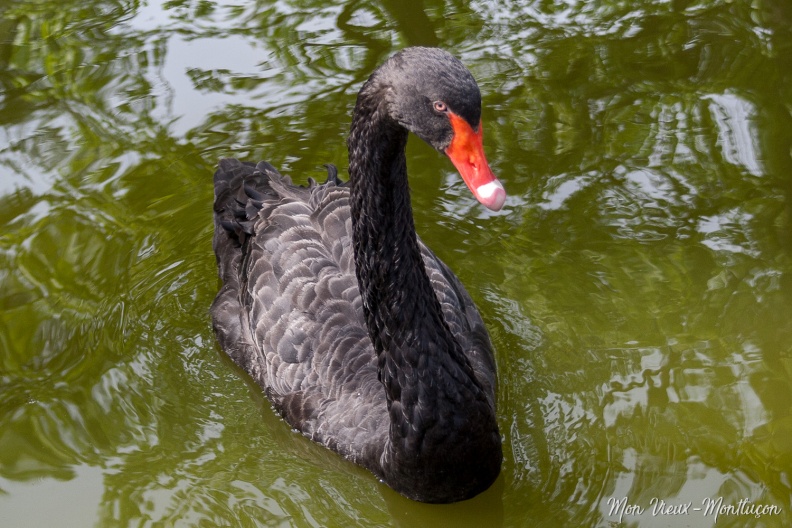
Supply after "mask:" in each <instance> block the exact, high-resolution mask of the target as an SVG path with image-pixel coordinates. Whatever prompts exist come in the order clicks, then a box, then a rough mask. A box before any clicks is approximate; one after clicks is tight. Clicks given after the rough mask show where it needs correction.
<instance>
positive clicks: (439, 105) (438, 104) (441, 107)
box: [433, 101, 448, 113]
mask: <svg viewBox="0 0 792 528" xmlns="http://www.w3.org/2000/svg"><path fill="white" fill-rule="evenodd" d="M433 106H434V109H435V111H436V112H441V113H445V112H447V111H448V107H447V106H446V104H445V103H444V102H443V101H435V102H434V104H433Z"/></svg>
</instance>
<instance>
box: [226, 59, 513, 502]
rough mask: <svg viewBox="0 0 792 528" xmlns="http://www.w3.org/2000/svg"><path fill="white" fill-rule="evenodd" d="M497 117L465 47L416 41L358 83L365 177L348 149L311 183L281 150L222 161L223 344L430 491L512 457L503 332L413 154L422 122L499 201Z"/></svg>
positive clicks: (355, 453) (445, 497)
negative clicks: (425, 217) (416, 212)
mask: <svg viewBox="0 0 792 528" xmlns="http://www.w3.org/2000/svg"><path fill="white" fill-rule="evenodd" d="M480 116H481V94H480V93H479V89H478V85H477V84H476V82H475V80H474V79H473V76H472V75H471V74H470V72H469V71H468V70H467V69H466V68H465V67H464V66H463V65H462V63H461V62H460V61H459V60H457V59H456V58H454V57H453V56H451V55H450V54H448V53H446V52H445V51H442V50H439V49H434V48H420V47H415V48H407V49H404V50H402V51H401V52H399V53H397V54H396V55H394V56H393V57H391V58H390V59H388V60H387V61H386V62H384V63H383V64H382V65H381V66H380V67H379V68H377V70H375V71H374V73H373V74H372V75H371V77H369V79H368V80H367V81H366V83H365V84H364V85H363V87H362V88H361V90H360V93H359V94H358V97H357V103H356V105H355V110H354V115H353V118H352V127H351V132H350V134H349V140H348V147H349V176H350V179H349V182H348V183H342V182H341V181H340V180H339V179H338V178H337V175H336V169H335V167H333V166H332V165H328V178H327V182H326V183H324V184H321V185H317V184H316V183H315V182H313V181H311V182H310V184H309V185H308V187H298V186H294V185H292V184H291V181H290V180H289V179H288V178H286V177H284V176H281V175H280V174H279V173H278V172H277V171H276V170H275V169H274V168H273V167H272V166H271V165H269V164H268V163H266V162H260V163H258V164H252V163H243V162H240V161H237V160H234V159H224V160H221V161H220V164H219V169H218V170H217V172H216V173H215V184H214V185H215V204H214V211H215V234H214V244H213V245H214V250H215V254H216V256H217V264H218V268H219V274H220V278H221V279H222V282H223V286H222V288H221V289H220V291H219V293H218V294H217V298H216V299H215V301H214V303H213V304H212V308H211V314H212V319H213V324H214V328H215V331H216V332H217V336H218V340H219V342H220V345H221V346H222V348H223V349H224V350H225V351H226V352H227V353H228V354H229V355H230V356H231V358H232V359H233V360H234V361H235V362H236V363H237V364H238V365H239V366H240V367H241V368H243V369H244V370H245V371H247V372H248V373H249V374H250V375H251V376H252V377H253V379H254V380H255V381H256V382H257V383H258V384H259V385H260V386H261V387H262V388H263V389H264V391H265V392H266V395H267V397H268V398H269V400H270V401H271V402H272V404H273V405H274V407H275V408H276V409H277V410H278V412H280V413H281V415H282V416H283V418H284V419H285V420H286V421H287V422H288V423H289V424H290V425H291V426H292V427H294V428H295V429H297V430H299V431H300V432H302V433H303V434H304V435H305V436H307V437H308V438H310V439H312V440H314V441H316V442H318V443H320V444H322V445H325V446H327V447H328V448H330V449H332V450H334V451H337V452H338V453H340V454H341V455H342V456H343V457H345V458H347V459H349V460H351V461H352V462H354V463H356V464H359V465H361V466H363V467H365V468H367V469H368V470H370V471H371V472H372V473H374V475H376V476H377V477H379V478H380V479H381V480H382V481H384V482H385V483H386V484H387V485H389V486H390V487H391V488H393V489H394V490H396V491H398V492H399V493H401V494H402V495H404V496H406V497H409V498H410V499H414V500H418V501H422V502H433V503H443V502H454V501H460V500H464V499H468V498H470V497H473V496H474V495H476V494H478V493H480V492H482V491H484V490H486V489H487V488H488V487H489V486H490V485H491V484H492V482H493V481H494V480H495V479H496V478H497V476H498V473H499V472H500V466H501V460H502V450H501V437H500V433H499V432H498V424H497V422H496V416H495V385H496V376H495V360H494V358H493V352H492V347H491V344H490V339H489V336H488V335H487V331H486V329H485V327H484V323H483V322H482V319H481V316H480V315H479V314H478V311H477V310H476V307H475V306H474V305H473V301H472V300H471V298H470V296H469V295H468V293H467V292H466V291H465V289H464V287H463V286H462V284H461V283H460V282H459V279H457V278H456V276H454V274H453V273H452V272H451V270H449V268H448V267H447V266H446V265H445V264H443V263H442V262H441V261H440V260H439V259H438V258H437V257H436V256H435V255H434V254H433V253H432V252H431V251H430V250H429V249H428V248H427V247H426V246H425V245H424V244H423V242H421V241H420V239H418V237H417V235H416V234H415V226H414V223H413V218H412V208H411V205H410V195H409V187H408V184H407V168H406V162H405V154H404V149H405V145H406V143H407V133H408V131H411V132H413V133H414V134H416V135H417V136H418V137H420V138H421V139H423V140H424V141H426V142H427V143H429V144H430V145H432V146H433V147H434V148H436V149H437V150H438V151H440V152H442V153H445V154H446V155H447V156H448V157H449V158H450V159H451V161H452V162H453V164H454V165H455V166H456V167H457V169H458V170H459V172H460V173H461V175H462V177H463V179H464V180H465V182H466V183H467V185H468V187H469V188H470V190H471V191H472V192H473V194H474V195H475V196H476V198H477V199H478V200H479V201H480V202H481V203H482V204H484V205H485V206H486V207H488V208H490V209H493V210H498V209H500V208H501V207H502V206H503V202H504V201H505V199H506V193H505V191H504V190H503V186H502V185H501V184H500V182H499V181H498V180H497V179H496V178H495V177H494V176H493V174H492V172H491V171H490V169H489V166H488V164H487V160H486V158H485V157H484V151H483V149H482V126H481V122H480Z"/></svg>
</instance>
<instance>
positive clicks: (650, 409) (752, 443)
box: [0, 0, 792, 527]
mask: <svg viewBox="0 0 792 528" xmlns="http://www.w3.org/2000/svg"><path fill="white" fill-rule="evenodd" d="M0 27H2V30H3V31H2V32H0V35H2V36H0V123H2V126H0V225H1V226H2V228H1V229H0V517H2V518H3V520H4V525H5V523H9V524H8V525H9V526H22V527H24V526H42V525H44V524H53V525H74V526H77V525H79V526H86V525H90V524H98V525H102V526H116V525H133V524H134V525H146V526H167V525H177V524H180V525H187V526H219V525H229V524H232V525H241V526H248V525H250V526H254V525H255V526H258V525H283V526H289V525H291V526H316V525H318V526H340V525H364V526H391V525H404V526H415V525H432V526H434V525H438V526H441V525H453V526H465V525H470V526H481V525H484V524H486V525H492V526H618V525H625V526H628V525H629V526H714V525H715V516H714V515H705V514H704V513H702V512H701V511H698V512H696V511H692V510H691V511H690V512H689V513H688V514H687V515H679V516H670V515H653V514H652V505H653V504H656V503H657V501H660V500H662V501H665V503H667V504H672V505H678V504H681V503H687V502H690V503H691V504H692V506H691V509H692V508H694V507H700V506H701V505H702V504H703V503H704V501H707V500H710V501H712V500H721V501H722V502H721V504H725V505H736V504H738V503H739V502H740V501H748V502H750V503H751V504H758V505H768V506H773V507H776V508H777V509H778V510H777V511H773V512H771V513H768V514H766V515H761V516H758V517H757V516H752V515H744V514H743V515H729V514H728V512H726V513H724V514H722V515H721V516H720V517H719V518H718V521H717V523H718V526H721V525H722V526H787V525H789V523H790V520H792V489H791V488H792V485H791V484H790V479H791V478H792V474H791V473H792V415H791V411H792V386H791V384H790V380H791V379H792V362H791V361H792V360H791V356H790V353H791V352H792V349H791V348H790V343H792V322H790V317H789V315H788V314H790V313H792V281H791V280H790V277H792V263H791V262H790V260H791V259H790V257H791V256H792V228H790V218H792V183H791V182H790V174H792V159H791V158H790V152H791V151H792V116H790V108H792V88H790V87H792V82H790V81H792V79H790V75H791V73H790V72H792V31H790V29H789V28H790V27H792V9H790V7H789V5H788V2H785V1H781V0H759V1H755V2H749V1H747V0H745V1H743V0H740V1H715V2H712V1H709V0H708V1H703V0H700V1H697V0H680V1H674V2H660V1H650V0H645V1H639V2H632V3H618V2H609V1H606V0H601V1H586V2H583V1H573V0H570V1H564V2H526V1H513V2H505V3H504V2H499V3H495V2H474V3H471V4H465V3H462V2H454V1H446V2H439V1H426V2H420V1H418V0H410V1H409V2H402V3H398V4H397V3H396V2H392V1H387V0H383V1H381V2H376V3H375V2H371V3H361V2H348V3H344V4H341V5H334V6H327V5H325V4H321V3H318V2H289V1H281V2H275V3H272V2H258V3H247V4H239V5H237V4H234V3H232V2H220V3H212V2H199V1H189V0H188V1H183V2H169V3H157V2H153V3H140V2H134V1H133V2H122V1H112V0H106V1H97V2H90V1H89V2H51V1H37V2H33V1H24V0H12V1H10V2H6V5H4V6H3V7H2V8H0ZM410 44H428V45H435V44H436V45H442V46H443V47H446V48H448V49H450V50H452V51H453V52H454V53H456V54H457V55H459V56H460V57H461V58H462V59H463V60H464V61H465V62H466V63H467V64H468V65H469V66H470V68H471V69H472V71H473V72H474V74H475V76H476V77H477V78H478V79H479V81H480V84H481V88H482V93H483V96H484V104H485V108H484V113H483V119H484V120H485V128H486V131H487V133H486V136H487V139H486V145H487V146H486V148H487V150H488V157H489V158H490V160H491V162H492V166H493V169H494V170H495V171H496V173H498V175H499V176H500V177H501V178H502V179H503V180H504V181H505V182H506V185H507V189H508V191H509V193H510V196H509V200H508V201H507V205H506V208H505V209H504V211H503V212H501V213H498V214H492V213H488V212H485V211H483V210H481V208H480V207H479V206H477V205H476V204H475V201H474V200H473V199H472V198H471V197H470V196H469V193H468V192H467V191H466V189H465V188H464V185H462V184H461V183H460V182H459V180H458V178H457V177H456V176H454V173H453V169H452V167H451V166H450V164H449V163H448V162H447V160H444V159H441V158H440V157H439V156H437V154H436V153H434V152H432V151H431V149H429V148H428V147H426V146H424V145H422V144H419V143H418V142H414V141H412V142H411V143H410V145H409V148H408V157H409V164H410V170H411V173H412V174H413V178H412V180H411V187H412V189H413V202H414V209H415V211H416V223H417V225H418V229H419V231H420V233H421V235H422V237H423V238H424V240H426V241H427V242H428V243H429V244H430V245H431V246H432V247H433V248H434V249H435V251H436V252H437V253H438V254H439V255H440V256H441V257H442V258H443V259H444V260H445V261H446V262H447V263H449V264H450V265H451V267H452V268H454V269H455V270H456V272H457V274H458V275H459V276H460V278H461V279H462V280H463V282H464V283H465V284H466V285H467V286H468V289H469V290H470V292H471V294H472V295H473V296H474V297H475V299H476V301H477V303H478V305H479V307H480V308H481V311H482V313H483V315H484V318H485V320H486V321H487V324H488V326H489V327H490V329H491V334H492V337H493V341H494V343H495V345H496V348H497V351H498V364H499V368H500V371H499V374H500V392H499V412H500V421H501V430H502V431H503V433H504V442H505V454H506V461H505V464H504V468H503V474H502V476H501V478H500V479H499V480H498V482H497V483H496V484H495V486H494V487H493V488H492V489H491V490H490V491H488V492H487V493H485V494H483V495H482V496H480V497H478V498H476V499H474V500H472V501H470V502H468V503H465V504H458V505H451V506H427V505H419V504H413V503H410V502H409V501H406V500H404V499H402V498H400V497H398V496H397V495H395V494H394V493H393V492H391V491H390V490H388V489H387V488H385V487H384V486H382V485H380V484H378V483H377V482H376V481H375V480H374V479H373V478H372V477H371V476H370V475H368V474H367V473H366V472H364V471H362V470H360V469H358V468H355V467H351V466H350V465H349V464H347V463H346V462H343V461H341V460H339V459H338V458H337V457H330V456H328V455H327V453H326V452H325V451H324V450H323V449H321V448H319V447H317V446H314V445H312V444H310V443H308V442H307V441H305V440H304V439H302V438H301V437H299V436H297V435H295V434H294V433H293V432H291V431H289V429H288V427H286V426H285V425H284V424H283V423H282V422H281V421H280V420H279V419H278V418H277V417H276V416H275V415H274V414H273V413H272V412H271V410H270V409H269V405H268V404H267V402H266V401H265V399H264V398H263V397H262V395H261V392H260V390H259V389H258V388H257V387H254V386H252V385H249V384H247V383H246V379H245V377H244V376H243V375H241V374H240V373H239V372H238V371H237V370H236V369H235V368H234V367H233V366H232V365H231V364H230V362H228V361H227V360H225V359H224V358H223V357H222V355H221V354H220V352H219V351H218V349H217V347H216V345H215V343H214V336H213V335H212V332H211V329H210V323H209V319H208V314H207V309H208V306H209V304H210V303H211V301H212V299H213V297H214V294H215V292H216V288H217V282H216V278H215V277H216V275H215V269H214V258H213V255H212V254H211V243H210V238H211V194H212V190H211V185H210V179H211V173H212V167H213V165H214V164H215V163H216V160H217V158H219V157H222V156H227V155H234V156H238V157H244V158H249V159H258V158H264V159H268V160H269V161H270V162H272V163H273V164H274V165H276V166H279V167H281V168H282V169H283V170H284V171H286V172H289V173H291V174H293V175H294V176H295V179H296V180H298V181H305V178H307V177H308V176H321V175H322V173H323V170H324V169H323V168H322V167H321V164H322V163H327V162H332V163H336V164H337V165H339V167H341V168H342V170H343V168H344V167H346V154H345V143H344V141H345V135H346V131H347V129H348V126H349V125H348V122H349V112H350V110H351V107H352V104H353V102H354V96H355V93H356V90H357V87H358V86H359V85H360V83H362V82H363V80H364V79H365V78H366V77H367V76H368V74H369V73H370V71H371V70H372V69H373V68H374V67H375V66H376V64H378V63H379V62H381V61H382V60H383V59H384V58H385V57H386V56H388V55H389V54H390V53H392V52H393V51H395V50H396V49H399V48H401V47H403V46H405V45H410ZM41 497H49V499H48V500H47V501H44V502H46V504H42V501H41ZM625 499H626V502H625V504H627V503H629V505H632V506H635V508H636V509H633V510H630V511H629V512H626V510H623V511H622V512H621V513H622V514H619V512H618V511H614V510H613V509H612V505H613V504H614V501H619V500H625ZM653 501H654V502H653ZM640 509H644V511H643V513H637V512H638V511H640Z"/></svg>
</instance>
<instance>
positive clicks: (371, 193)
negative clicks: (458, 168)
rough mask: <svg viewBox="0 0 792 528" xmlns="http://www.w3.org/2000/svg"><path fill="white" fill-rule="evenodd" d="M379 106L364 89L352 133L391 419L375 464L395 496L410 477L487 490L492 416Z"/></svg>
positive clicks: (361, 277)
mask: <svg viewBox="0 0 792 528" xmlns="http://www.w3.org/2000/svg"><path fill="white" fill-rule="evenodd" d="M375 95H376V94H375ZM385 108H386V104H384V102H382V101H380V99H379V98H378V97H376V96H375V97H367V96H366V92H365V88H364V91H361V95H360V96H359V97H358V103H357V106H356V108H355V114H354V117H353V121H352V129H351V132H350V136H349V173H350V184H351V196H350V200H351V201H350V207H351V209H352V225H353V246H354V254H355V265H356V272H357V279H358V285H359V287H360V293H361V296H362V297H363V308H364V312H365V317H366V325H367V327H368V331H369V335H370V336H371V340H372V342H373V344H374V348H375V351H376V354H377V358H378V366H379V378H380V381H381V382H382V384H383V386H384V388H385V394H386V398H387V403H388V413H389V417H390V432H389V438H388V442H387V444H386V445H385V451H384V453H383V457H382V459H381V460H380V461H379V462H378V463H377V464H375V465H374V468H373V469H374V471H375V472H381V473H380V476H381V477H383V478H384V479H385V481H386V482H388V483H389V485H391V486H392V487H394V488H395V489H397V490H399V491H402V492H406V491H407V490H408V489H409V488H405V489H399V488H400V487H401V484H400V483H409V482H415V481H416V480H418V481H422V482H425V486H426V489H427V490H429V489H431V490H434V491H431V492H427V493H429V494H430V495H427V496H431V493H437V494H438V495H437V496H441V495H443V494H444V493H446V491H443V490H446V488H448V487H449V486H451V487H452V488H453V486H454V484H453V483H454V482H459V481H462V482H475V483H476V484H473V486H481V489H484V488H485V487H486V486H489V484H490V483H491V482H492V479H494V475H497V472H498V470H499V468H500V456H501V455H500V453H501V451H500V449H501V448H500V437H499V435H498V429H497V424H496V422H495V416H494V413H493V409H492V406H491V402H489V401H488V399H487V396H486V394H485V392H484V390H483V389H482V387H481V384H480V383H479V381H478V380H477V379H476V375H475V373H474V372H473V369H472V367H471V365H470V362H469V361H468V359H467V357H466V356H465V354H464V353H463V352H462V349H461V346H460V344H459V343H458V342H457V341H456V340H455V339H454V337H453V335H452V333H451V330H450V328H449V327H448V324H447V323H446V321H445V318H444V317H443V314H442V309H441V306H440V302H439V301H438V300H437V296H436V295H435V292H434V289H433V287H432V284H431V282H430V281H429V278H428V277H427V275H426V268H425V266H424V262H423V259H422V257H421V251H420V247H419V245H418V239H417V236H416V234H415V225H414V222H413V217H412V207H411V205H410V190H409V186H408V184H407V166H406V161H405V155H404V148H405V146H406V143H407V131H406V130H405V129H404V128H403V127H401V126H400V125H399V124H398V123H396V122H395V121H393V120H392V119H391V118H390V117H389V116H388V115H387V112H386V110H385ZM441 439H442V440H441ZM471 446H476V449H472V448H471ZM482 446H483V448H484V452H485V453H486V455H482V454H481V452H479V451H478V450H477V449H480V448H482ZM482 456H484V458H482ZM380 463H381V467H380V466H379V464H380Z"/></svg>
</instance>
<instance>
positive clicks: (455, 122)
mask: <svg viewBox="0 0 792 528" xmlns="http://www.w3.org/2000/svg"><path fill="white" fill-rule="evenodd" d="M448 117H449V119H450V120H451V127H452V128H453V129H454V138H453V139H452V140H451V144H450V145H449V146H448V148H446V149H445V153H446V155H447V156H448V157H449V158H450V159H451V163H453V164H454V167H456V169H457V170H458V171H459V174H460V176H462V179H463V180H464V181H465V183H466V184H467V186H468V189H470V192H472V193H473V196H475V197H476V200H478V201H479V202H481V204H482V205H484V206H485V207H486V208H487V209H491V210H493V211H498V210H500V208H501V207H503V202H505V201H506V191H505V190H504V188H503V185H502V184H501V182H499V181H498V179H497V178H496V177H495V175H494V174H492V171H491V170H490V168H489V164H488V163H487V158H486V157H485V156H484V143H483V139H484V135H483V130H482V126H481V123H479V126H478V130H477V131H474V130H473V128H472V127H471V126H470V125H469V124H468V122H467V121H465V120H464V119H463V118H461V117H459V116H458V115H456V114H454V113H453V112H449V113H448Z"/></svg>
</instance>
